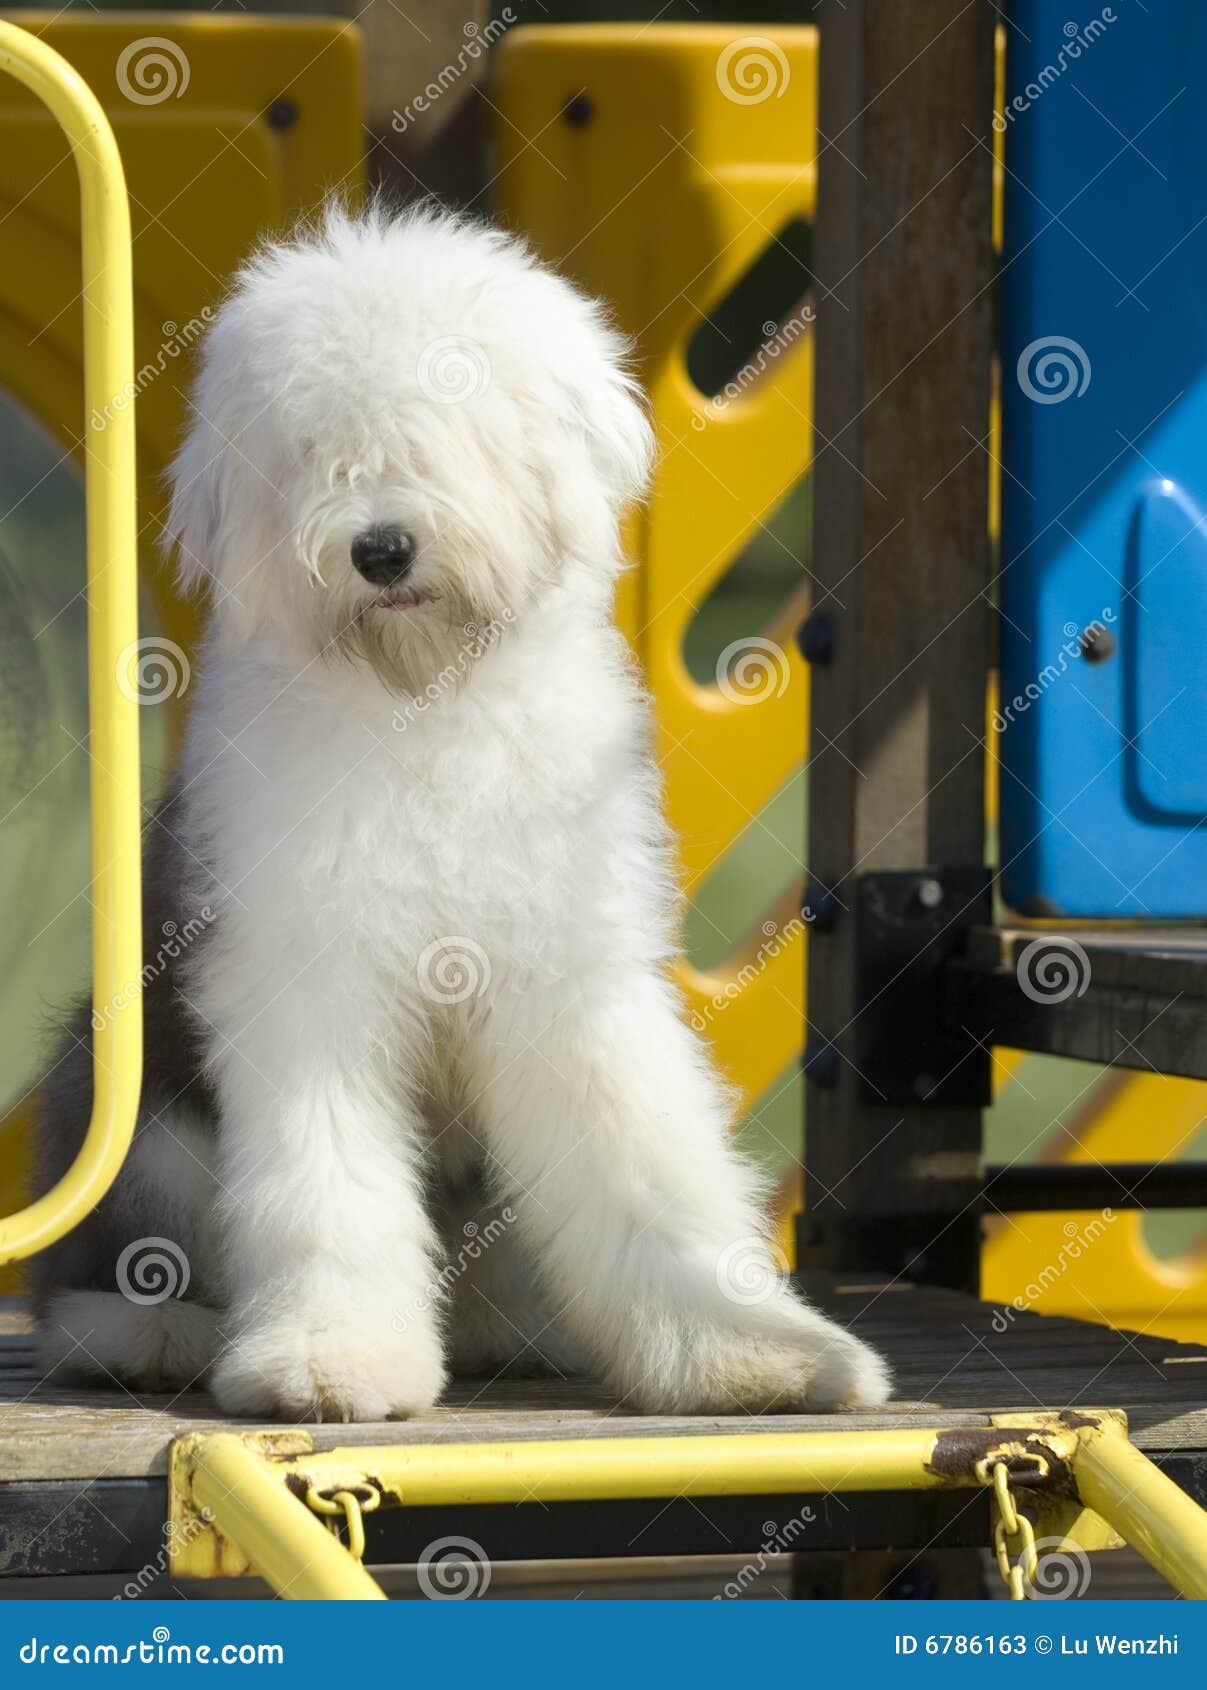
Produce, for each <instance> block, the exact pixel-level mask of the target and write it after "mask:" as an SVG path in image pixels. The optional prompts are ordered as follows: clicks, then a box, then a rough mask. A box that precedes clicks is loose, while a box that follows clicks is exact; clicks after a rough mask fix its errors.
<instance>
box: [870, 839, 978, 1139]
mask: <svg viewBox="0 0 1207 1690" xmlns="http://www.w3.org/2000/svg"><path fill="white" fill-rule="evenodd" d="M989 918H990V873H989V870H988V869H985V868H933V869H932V868H928V869H919V870H893V871H890V872H886V873H879V874H865V875H863V876H861V877H860V879H859V882H858V886H857V891H856V903H855V920H856V924H857V940H856V970H857V1013H856V1018H855V1026H854V1032H855V1064H856V1066H857V1068H858V1070H859V1072H860V1074H861V1075H862V1076H863V1082H864V1085H865V1086H866V1087H867V1088H868V1091H869V1093H870V1095H871V1096H872V1097H874V1098H876V1099H877V1100H878V1101H881V1102H885V1103H898V1104H899V1103H910V1104H915V1105H917V1104H924V1105H928V1106H931V1107H934V1108H963V1109H968V1108H973V1109H979V1108H983V1107H985V1106H986V1105H987V1104H988V1103H989V1102H990V1101H991V1090H990V1071H989V1050H988V1046H987V1045H986V1044H985V1043H984V1042H983V1041H980V1040H978V1038H977V1036H976V1031H975V1027H974V1024H973V1023H972V1022H971V1021H970V1020H969V1018H968V1016H967V1015H966V1014H965V1013H964V1011H963V1006H962V1005H961V1002H960V1000H959V995H958V992H957V990H956V988H955V986H954V985H953V981H952V976H951V964H952V963H953V962H954V961H955V960H956V959H957V958H959V957H960V956H961V955H962V954H963V952H964V949H965V946H966V943H967V938H968V933H969V930H970V929H971V928H973V927H976V926H979V925H983V924H984V923H985V922H987V921H988V920H989Z"/></svg>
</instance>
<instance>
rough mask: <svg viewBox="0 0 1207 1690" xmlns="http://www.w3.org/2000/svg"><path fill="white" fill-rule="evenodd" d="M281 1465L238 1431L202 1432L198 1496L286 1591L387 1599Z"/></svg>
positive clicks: (195, 1477) (195, 1469)
mask: <svg viewBox="0 0 1207 1690" xmlns="http://www.w3.org/2000/svg"><path fill="white" fill-rule="evenodd" d="M283 1478H284V1474H283V1472H282V1470H281V1468H280V1467H278V1466H275V1465H274V1464H273V1463H271V1462H268V1461H266V1460H265V1459H264V1457H263V1456H262V1455H260V1454H258V1453H257V1452H256V1451H255V1450H254V1449H252V1448H250V1447H249V1446H248V1445H247V1444H246V1443H244V1441H243V1439H242V1438H240V1437H238V1436H236V1435H235V1434H234V1433H230V1432H220V1433H218V1434H217V1435H216V1436H214V1437H212V1438H198V1439H197V1440H196V1444H195V1446H194V1449H193V1455H192V1466H191V1490H192V1500H193V1503H194V1505H195V1506H196V1507H197V1508H198V1509H202V1510H204V1511H205V1512H206V1513H207V1514H209V1515H210V1516H211V1517H212V1519H213V1521H214V1523H215V1525H216V1526H217V1527H218V1529H219V1531H220V1532H221V1533H222V1534H223V1536H224V1537H228V1538H229V1539H230V1540H231V1542H232V1543H234V1544H235V1545H236V1546H237V1547H238V1548H239V1549H241V1550H242V1552H243V1554H244V1555H245V1556H246V1557H247V1559H248V1561H249V1562H250V1564H251V1565H252V1567H254V1568H255V1570H256V1572H257V1573H260V1574H261V1575H262V1576H263V1577H264V1578H266V1579H267V1580H268V1582H269V1584H271V1585H272V1587H273V1589H274V1590H275V1591H276V1592H277V1593H278V1595H280V1596H285V1597H290V1598H298V1599H303V1598H315V1597H328V1598H341V1599H344V1600H351V1601H364V1600H365V1599H381V1600H384V1597H383V1593H382V1590H381V1588H380V1586H379V1585H378V1584H377V1583H376V1582H375V1581H374V1580H373V1579H372V1578H370V1576H369V1574H368V1573H367V1572H366V1571H365V1569H364V1568H363V1567H362V1566H361V1564H360V1562H359V1561H357V1560H356V1559H355V1558H354V1557H353V1556H351V1555H350V1554H349V1553H348V1551H347V1550H346V1549H345V1548H344V1547H343V1545H342V1544H341V1543H340V1541H339V1539H338V1538H336V1537H333V1536H332V1535H331V1533H330V1532H329V1531H328V1530H327V1528H326V1527H325V1526H324V1525H323V1524H322V1523H321V1521H320V1520H319V1518H318V1516H317V1515H316V1514H312V1513H311V1511H310V1509H309V1508H307V1506H306V1504H305V1503H304V1502H302V1501H301V1500H300V1499H299V1498H298V1497H296V1496H294V1495H293V1494H292V1492H291V1491H289V1490H287V1489H286V1488H285V1485H284V1483H283Z"/></svg>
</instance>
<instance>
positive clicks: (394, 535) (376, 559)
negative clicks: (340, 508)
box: [352, 528, 415, 587]
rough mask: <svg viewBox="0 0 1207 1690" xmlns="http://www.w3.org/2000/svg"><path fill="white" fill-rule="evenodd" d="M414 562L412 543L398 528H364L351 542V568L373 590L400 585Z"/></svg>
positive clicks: (413, 545)
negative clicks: (356, 571)
mask: <svg viewBox="0 0 1207 1690" xmlns="http://www.w3.org/2000/svg"><path fill="white" fill-rule="evenodd" d="M414 559H415V542H414V540H413V539H412V538H411V536H410V535H409V534H404V533H403V531H402V529H401V528H366V530H365V532H364V533H363V534H358V535H357V536H356V538H355V540H353V542H352V566H353V568H354V569H357V570H359V572H360V573H361V574H362V575H363V576H364V578H365V580H366V581H371V582H372V584H373V585H374V586H375V587H392V586H394V585H395V583H396V582H398V581H401V580H402V578H403V576H404V575H405V574H406V572H407V570H408V569H409V568H410V567H411V564H412V563H413V562H414Z"/></svg>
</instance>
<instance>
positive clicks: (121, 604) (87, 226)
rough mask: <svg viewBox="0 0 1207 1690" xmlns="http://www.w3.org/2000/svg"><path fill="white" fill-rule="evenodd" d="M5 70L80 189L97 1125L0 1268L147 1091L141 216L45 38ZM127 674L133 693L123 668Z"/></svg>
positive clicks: (83, 1198) (64, 1212)
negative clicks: (37, 110) (141, 734)
mask: <svg viewBox="0 0 1207 1690" xmlns="http://www.w3.org/2000/svg"><path fill="white" fill-rule="evenodd" d="M0 69H2V70H5V71H7V72H8V73H9V75H10V76H15V77H16V79H17V81H18V82H22V83H24V85H25V86H26V87H27V88H28V89H29V90H30V91H31V92H32V93H33V94H35V95H36V96H37V97H38V99H40V100H41V101H42V103H43V104H44V105H45V106H47V107H48V108H49V110H50V111H51V113H52V114H53V115H54V117H55V118H56V120H57V121H58V124H59V126H60V128H61V129H62V130H63V132H64V133H65V134H66V136H67V138H68V140H69V141H70V143H71V153H72V157H73V158H74V160H75V166H76V170H77V172H78V175H79V179H80V222H81V228H82V243H83V281H84V285H83V303H84V415H85V418H88V417H90V416H93V415H96V416H98V417H100V418H102V419H103V418H109V419H110V420H109V421H108V422H107V423H106V424H103V425H102V426H101V427H100V428H99V429H98V428H93V427H92V426H90V425H89V424H88V423H85V440H84V452H85V472H86V483H85V485H86V490H87V496H88V699H89V729H90V732H89V755H90V770H89V777H90V789H91V798H92V888H91V898H92V907H93V918H92V1002H93V1009H94V1012H95V1013H94V1016H93V1025H94V1028H95V1031H94V1034H93V1074H94V1094H93V1105H92V1120H91V1122H90V1123H89V1127H88V1135H87V1137H86V1139H85V1140H84V1143H83V1146H82V1147H81V1149H80V1153H79V1155H78V1156H77V1157H76V1160H75V1161H74V1162H73V1163H72V1165H71V1167H70V1168H69V1169H68V1170H67V1172H66V1174H64V1176H63V1178H62V1179H61V1180H60V1181H59V1183H58V1184H57V1185H56V1186H55V1187H54V1188H53V1190H51V1191H48V1192H47V1193H46V1194H45V1196H43V1197H40V1198H39V1199H38V1200H37V1202H35V1203H31V1204H30V1205H29V1207H28V1208H25V1209H22V1210H21V1211H20V1212H19V1213H18V1214H15V1215H10V1216H9V1218H8V1219H7V1220H0V1263H3V1262H11V1261H15V1260H17V1259H18V1258H19V1257H22V1256H31V1255H33V1254H34V1253H35V1252H36V1251H38V1250H43V1249H45V1248H46V1246H47V1245H48V1244H53V1243H54V1241H55V1240H56V1239H57V1238H61V1237H62V1236H63V1234H64V1233H65V1232H69V1231H70V1230H71V1228H72V1227H73V1226H75V1225H76V1224H77V1223H78V1222H79V1221H81V1220H82V1219H83V1218H84V1216H85V1215H86V1214H88V1212H89V1211H90V1210H91V1209H93V1208H94V1207H95V1206H96V1204H97V1203H99V1202H100V1200H101V1198H102V1197H103V1196H104V1195H105V1192H106V1191H107V1190H108V1189H109V1187H110V1186H111V1185H112V1183H113V1181H114V1179H115V1178H116V1177H117V1173H118V1170H119V1169H120V1167H121V1165H122V1162H123V1161H124V1160H125V1156H126V1152H127V1151H128V1150H129V1148H130V1140H131V1139H132V1137H133V1135H134V1122H135V1117H136V1115H137V1112H138V1096H139V1088H140V1086H141V1083H142V1003H141V999H140V996H139V975H140V972H141V969H142V912H141V907H140V905H141V895H142V894H141V875H140V867H141V865H140V857H139V853H140V841H139V823H140V813H139V754H138V695H137V691H136V689H135V687H134V686H133V685H132V684H131V683H130V680H129V673H130V658H131V655H132V651H133V648H134V646H135V644H136V642H137V640H138V576H137V551H136V544H135V533H136V517H135V491H134V489H135V483H134V413H133V406H132V404H131V403H125V404H122V405H114V404H113V403H112V401H113V400H114V399H115V398H116V397H117V396H118V395H122V396H123V397H126V396H129V395H132V394H133V393H134V329H133V311H134V307H133V285H132V282H131V276H130V210H129V205H128V203H127V199H126V182H125V176H124V174H123V171H122V161H121V156H120V154H119V153H118V150H117V142H116V141H115V140H114V138H113V131H112V129H110V127H109V122H108V119H107V118H106V117H105V114H104V112H103V111H102V110H101V108H100V105H99V103H98V101H97V99H96V97H95V95H94V94H93V93H92V90H91V89H90V88H89V87H88V85H87V84H86V83H85V82H84V81H83V80H82V79H81V78H80V77H79V76H78V75H77V74H76V72H75V71H74V70H73V69H72V68H71V66H70V65H69V64H68V63H67V61H66V59H63V58H61V57H60V56H59V54H58V53H55V52H53V51H52V50H51V49H50V48H49V47H47V46H45V45H44V44H43V43H42V42H41V41H39V40H38V39H37V37H36V36H33V35H30V34H29V32H28V31H27V30H24V29H19V28H17V27H16V26H15V25H14V24H10V23H4V22H0ZM120 664H125V665H126V670H125V676H124V684H123V683H122V680H121V679H119V673H118V670H119V665H120Z"/></svg>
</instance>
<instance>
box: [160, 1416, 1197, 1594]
mask: <svg viewBox="0 0 1207 1690" xmlns="http://www.w3.org/2000/svg"><path fill="white" fill-rule="evenodd" d="M951 1489H965V1490H970V1491H971V1490H976V1489H982V1490H986V1491H989V1490H992V1491H993V1492H994V1493H995V1495H996V1499H997V1508H998V1526H997V1528H995V1531H994V1539H995V1542H997V1543H998V1544H999V1562H1000V1563H1003V1567H1002V1570H1003V1576H1004V1577H1006V1576H1007V1573H1009V1576H1008V1577H1007V1582H1008V1583H1009V1584H1010V1585H1011V1592H1012V1594H1013V1595H1015V1596H1020V1595H1026V1594H1028V1589H1027V1586H1028V1585H1030V1586H1031V1589H1032V1593H1033V1592H1034V1591H1037V1590H1038V1591H1042V1590H1043V1588H1044V1581H1043V1578H1042V1577H1041V1575H1040V1571H1039V1560H1040V1555H1041V1553H1048V1552H1056V1553H1059V1554H1061V1555H1063V1556H1065V1557H1072V1558H1073V1559H1074V1560H1075V1561H1078V1562H1080V1563H1081V1564H1082V1565H1084V1557H1085V1555H1086V1554H1087V1553H1088V1552H1090V1551H1094V1550H1098V1549H1102V1548H1107V1547H1117V1546H1118V1545H1120V1544H1121V1543H1123V1542H1127V1543H1130V1544H1132V1545H1133V1546H1134V1547H1135V1548H1136V1549H1137V1550H1138V1551H1139V1552H1140V1554H1141V1555H1143V1556H1144V1557H1145V1559H1146V1560H1147V1561H1149V1563H1150V1564H1151V1565H1152V1566H1153V1567H1155V1568H1156V1569H1157V1570H1158V1571H1159V1572H1160V1573H1162V1574H1163V1575H1164V1577H1165V1578H1167V1579H1168V1580H1169V1581H1170V1583H1171V1584H1172V1585H1173V1586H1174V1587H1175V1589H1177V1590H1179V1591H1181V1593H1182V1594H1183V1595H1185V1596H1190V1597H1195V1598H1198V1599H1200V1600H1202V1599H1203V1598H1205V1597H1207V1514H1204V1512H1203V1511H1202V1509H1200V1508H1199V1507H1198V1506H1197V1504H1196V1503H1194V1502H1193V1501H1192V1500H1191V1498H1190V1497H1189V1496H1187V1495H1186V1493H1185V1492H1184V1491H1183V1490H1181V1489H1179V1487H1178V1486H1177V1485H1176V1484H1175V1483H1174V1481H1173V1480H1172V1479H1170V1478H1169V1477H1167V1476H1166V1475H1165V1474H1164V1473H1162V1472H1161V1470H1160V1469H1159V1468H1158V1467H1157V1466H1156V1465H1155V1464H1154V1463H1153V1462H1151V1461H1150V1460H1149V1459H1148V1457H1147V1456H1145V1455H1143V1454H1141V1452H1140V1451H1139V1450H1138V1449H1136V1448H1135V1447H1134V1446H1133V1445H1132V1444H1131V1443H1130V1442H1129V1441H1128V1436H1127V1422H1126V1420H1125V1418H1124V1416H1123V1415H1122V1414H1120V1413H1119V1412H1118V1411H1115V1410H1085V1411H1080V1412H1078V1413H1077V1414H1076V1415H1071V1414H1066V1415H1061V1414H1045V1413H1042V1412H1041V1413H1037V1414H1034V1415H1029V1416H1027V1415H1012V1414H1007V1415H994V1416H990V1417H989V1421H988V1424H987V1426H986V1427H985V1428H984V1430H983V1431H980V1432H976V1431H970V1430H969V1429H968V1428H967V1427H962V1428H960V1429H958V1430H944V1429H943V1428H941V1427H929V1428H917V1429H909V1430H898V1431H892V1430H882V1431H868V1432H846V1431H844V1432H828V1431H822V1432H770V1433H762V1432H740V1433H729V1434H726V1435H722V1436H717V1437H713V1436H702V1437H696V1436H683V1435H671V1436H662V1437H655V1438H598V1437H596V1438H583V1439H578V1438H568V1439H566V1440H564V1441H533V1442H530V1443H525V1442H520V1443H501V1444H474V1443H466V1444H456V1443H441V1444H398V1445H393V1446H389V1447H384V1448H369V1447H365V1448H347V1449H334V1450H326V1451H318V1450H315V1449H314V1448H313V1445H312V1441H311V1438H310V1435H309V1434H308V1433H306V1432H302V1431H284V1430H282V1431H280V1432H275V1433H261V1434H255V1433H253V1434H238V1433H233V1432H219V1433H198V1434H196V1435H195V1436H192V1437H187V1438H183V1439H181V1440H180V1441H179V1442H177V1443H176V1444H174V1445H173V1446H172V1454H171V1460H170V1465H169V1506H170V1510H171V1514H170V1523H169V1534H168V1541H169V1546H170V1547H169V1553H170V1557H171V1567H172V1574H173V1577H176V1578H183V1577H195V1578H206V1577H215V1576H219V1575H227V1576H230V1575H234V1576H238V1575H240V1574H245V1573H249V1572H254V1573H259V1574H260V1575H261V1576H262V1577H264V1578H265V1579H267V1580H268V1582H269V1584H271V1585H272V1587H273V1589H274V1590H276V1591H277V1592H278V1593H279V1594H280V1595H282V1596H287V1597H301V1598H315V1597H326V1598H344V1599H360V1598H365V1597H370V1598H372V1597H380V1596H381V1595H382V1591H381V1589H380V1587H379V1586H378V1585H377V1584H376V1582H375V1581H374V1580H373V1579H372V1578H371V1577H370V1575H369V1573H368V1572H366V1570H365V1568H364V1566H363V1564H362V1561H361V1556H362V1555H363V1552H364V1535H365V1534H364V1522H363V1520H362V1519H361V1510H362V1508H363V1509H364V1511H365V1512H370V1511H372V1512H373V1513H374V1515H376V1514H377V1513H378V1511H379V1510H381V1509H387V1510H388V1509H391V1508H400V1507H402V1508H423V1507H434V1506H443V1507H465V1506H469V1505H470V1504H474V1505H477V1504H481V1503H512V1504H520V1503H538V1504H541V1505H543V1506H556V1505H557V1504H558V1503H561V1502H597V1501H604V1500H608V1499H614V1498H617V1497H625V1498H641V1497H649V1498H653V1497H676V1496H687V1497H694V1496H700V1497H705V1496H771V1495H776V1494H781V1493H783V1494H791V1495H797V1496H809V1495H815V1494H818V1495H821V1494H828V1493H835V1494H838V1495H841V1494H843V1493H845V1492H856V1491H862V1492H865V1493H866V1492H874V1493H880V1492H892V1491H942V1490H951ZM337 1514H343V1516H344V1518H345V1520H346V1523H347V1527H348V1536H349V1547H348V1548H344V1547H342V1545H341V1543H340V1541H339V1538H338V1535H337V1534H336V1533H335V1532H333V1531H332V1530H331V1529H330V1528H329V1527H328V1526H327V1525H326V1524H325V1521H326V1520H332V1521H334V1519H335V1517H336V1516H337ZM1023 1521H1025V1526H1021V1522H1023ZM1007 1522H1009V1523H1007ZM1020 1526H1021V1529H1020ZM1037 1528H1038V1531H1039V1533H1040V1535H1039V1536H1038V1537H1037V1536H1036V1531H1037ZM1017 1544H1021V1545H1022V1550H1021V1553H1020V1551H1019V1549H1018V1548H1016V1547H1015V1545H1017ZM1006 1563H1008V1564H1009V1565H1008V1566H1007V1565H1006ZM1086 1576H1087V1577H1088V1572H1087V1574H1086Z"/></svg>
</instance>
